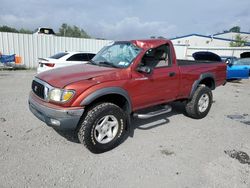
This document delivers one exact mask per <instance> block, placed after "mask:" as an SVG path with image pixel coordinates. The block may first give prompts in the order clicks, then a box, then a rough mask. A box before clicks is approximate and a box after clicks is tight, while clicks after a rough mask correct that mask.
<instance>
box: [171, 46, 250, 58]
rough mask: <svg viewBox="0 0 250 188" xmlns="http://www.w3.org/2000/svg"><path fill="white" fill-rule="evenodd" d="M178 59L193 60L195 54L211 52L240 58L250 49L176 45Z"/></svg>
mask: <svg viewBox="0 0 250 188" xmlns="http://www.w3.org/2000/svg"><path fill="white" fill-rule="evenodd" d="M174 48H175V52H176V56H177V59H190V60H192V59H193V57H192V55H193V53H195V52H198V51H209V52H213V53H216V54H218V55H219V56H235V57H238V58H239V57H240V54H241V53H243V52H250V47H199V46H197V47H196V46H195V47H192V46H188V45H174Z"/></svg>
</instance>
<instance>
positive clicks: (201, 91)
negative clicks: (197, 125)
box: [185, 85, 213, 119]
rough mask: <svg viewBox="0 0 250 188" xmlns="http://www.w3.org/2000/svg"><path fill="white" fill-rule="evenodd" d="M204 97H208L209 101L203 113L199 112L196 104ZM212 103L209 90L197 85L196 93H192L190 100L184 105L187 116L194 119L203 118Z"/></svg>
mask: <svg viewBox="0 0 250 188" xmlns="http://www.w3.org/2000/svg"><path fill="white" fill-rule="evenodd" d="M204 95H207V96H208V98H209V101H208V106H207V108H206V110H205V111H204V112H201V111H200V110H199V105H198V103H199V100H200V99H201V97H202V96H204ZM212 101H213V95H212V91H211V89H210V88H208V87H206V86H205V85H199V86H198V88H197V89H196V91H195V92H194V95H193V97H192V99H191V100H190V101H188V102H187V103H186V106H185V109H186V113H187V115H188V116H189V117H191V118H194V119H202V118H204V117H205V116H206V115H207V114H208V112H209V110H210V108H211V105H212Z"/></svg>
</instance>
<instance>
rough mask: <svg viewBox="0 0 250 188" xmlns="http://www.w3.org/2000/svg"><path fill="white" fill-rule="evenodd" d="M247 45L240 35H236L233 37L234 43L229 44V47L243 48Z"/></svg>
mask: <svg viewBox="0 0 250 188" xmlns="http://www.w3.org/2000/svg"><path fill="white" fill-rule="evenodd" d="M246 43H247V41H246V40H244V39H243V38H242V37H241V36H240V34H237V35H236V36H235V39H234V41H232V42H230V47H242V46H245V44H246Z"/></svg>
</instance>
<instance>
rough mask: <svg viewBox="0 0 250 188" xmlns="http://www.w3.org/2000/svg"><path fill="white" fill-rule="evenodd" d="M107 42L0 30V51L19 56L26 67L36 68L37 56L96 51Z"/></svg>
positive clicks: (107, 41)
mask: <svg viewBox="0 0 250 188" xmlns="http://www.w3.org/2000/svg"><path fill="white" fill-rule="evenodd" d="M109 42H111V41H109V40H96V39H80V38H69V37H57V36H47V35H31V34H19V33H5V32H0V52H1V53H2V54H5V55H11V54H16V55H17V56H21V57H22V63H23V64H24V65H25V66H26V67H27V68H36V67H37V59H38V58H39V57H43V58H45V57H49V56H51V55H54V54H55V53H58V52H62V51H88V52H94V53H97V52H98V51H99V50H100V49H101V48H102V47H103V46H104V45H106V44H107V43H109Z"/></svg>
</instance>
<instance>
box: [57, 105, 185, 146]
mask: <svg viewBox="0 0 250 188" xmlns="http://www.w3.org/2000/svg"><path fill="white" fill-rule="evenodd" d="M171 106H172V107H173V110H172V111H171V112H169V113H167V114H163V115H159V116H155V117H152V118H149V119H138V118H132V119H131V129H130V132H129V134H127V135H126V136H125V138H124V140H123V141H125V140H126V139H127V138H128V137H133V136H134V131H135V130H136V129H139V130H145V131H147V130H150V129H153V128H156V127H159V126H163V125H166V124H168V123H169V122H170V120H169V119H168V118H169V117H171V116H175V115H180V114H182V115H185V116H186V114H185V107H184V105H183V104H182V103H181V102H173V103H171ZM55 131H56V132H57V133H58V134H59V135H60V136H62V137H64V138H66V139H67V140H68V141H70V142H74V143H79V140H78V138H77V133H76V131H68V130H65V131H62V130H58V129H55ZM123 141H122V142H123Z"/></svg>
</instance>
